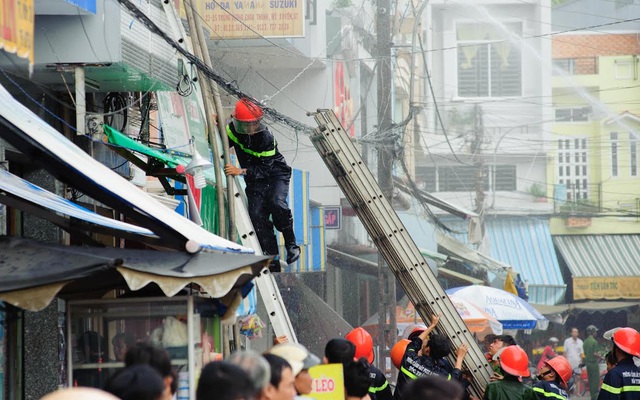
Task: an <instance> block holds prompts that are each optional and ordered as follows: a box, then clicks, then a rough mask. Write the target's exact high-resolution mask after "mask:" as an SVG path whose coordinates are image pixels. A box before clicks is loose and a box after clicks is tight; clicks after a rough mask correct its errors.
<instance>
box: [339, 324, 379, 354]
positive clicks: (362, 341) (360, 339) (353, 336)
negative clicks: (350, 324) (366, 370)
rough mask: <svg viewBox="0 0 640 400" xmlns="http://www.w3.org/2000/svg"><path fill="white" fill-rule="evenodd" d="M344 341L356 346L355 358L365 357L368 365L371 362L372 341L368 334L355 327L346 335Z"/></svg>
mask: <svg viewBox="0 0 640 400" xmlns="http://www.w3.org/2000/svg"><path fill="white" fill-rule="evenodd" d="M345 339H347V340H348V341H350V342H351V343H353V344H355V345H356V354H355V358H361V357H365V358H366V359H367V361H369V363H372V362H373V339H371V335H370V334H369V332H367V331H366V330H364V329H363V328H361V327H357V328H355V329H353V330H352V331H351V332H349V333H347V336H345Z"/></svg>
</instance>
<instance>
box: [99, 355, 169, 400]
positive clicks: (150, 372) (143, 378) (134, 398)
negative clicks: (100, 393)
mask: <svg viewBox="0 0 640 400" xmlns="http://www.w3.org/2000/svg"><path fill="white" fill-rule="evenodd" d="M104 390H105V391H106V392H109V393H111V394H113V395H114V396H116V397H118V398H120V399H121V400H158V399H159V398H160V396H162V393H163V392H164V380H163V379H162V377H161V376H160V373H158V371H157V370H156V369H155V368H153V367H151V366H149V365H144V364H138V365H133V366H131V367H127V368H125V369H123V370H121V371H119V372H118V373H117V374H115V375H114V376H112V377H111V378H109V380H108V381H107V383H106V385H105V387H104Z"/></svg>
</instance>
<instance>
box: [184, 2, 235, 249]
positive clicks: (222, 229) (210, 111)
mask: <svg viewBox="0 0 640 400" xmlns="http://www.w3.org/2000/svg"><path fill="white" fill-rule="evenodd" d="M191 4H192V3H191V0H187V1H186V2H185V7H184V9H185V13H186V16H187V23H188V24H189V31H190V33H191V43H192V44H193V50H194V53H195V55H196V57H198V58H199V59H201V60H205V62H206V59H205V57H204V55H203V54H202V46H201V43H200V35H198V29H197V28H196V22H195V21H196V19H195V17H194V15H193V9H192V8H191ZM205 47H206V44H205ZM209 63H211V61H210V60H209ZM208 65H209V64H207V66H208ZM200 87H201V88H202V97H203V99H204V106H205V111H206V113H207V115H206V116H205V121H206V122H207V132H208V135H207V137H208V139H209V146H210V147H211V150H212V152H213V159H214V163H213V166H214V171H215V176H216V199H217V203H218V222H219V224H218V234H219V235H220V236H222V237H226V236H227V229H226V227H227V224H226V213H225V207H224V190H223V187H222V179H223V178H222V173H221V171H220V166H219V165H218V163H219V162H220V149H219V148H218V141H217V140H216V137H215V132H216V125H215V123H214V122H213V121H212V118H213V116H214V115H216V112H215V106H214V104H213V100H212V99H211V93H212V92H211V87H210V82H209V80H207V79H202V81H201V82H200ZM218 119H220V118H218ZM222 133H223V132H220V135H221V136H222ZM225 136H226V135H225ZM229 203H231V201H229Z"/></svg>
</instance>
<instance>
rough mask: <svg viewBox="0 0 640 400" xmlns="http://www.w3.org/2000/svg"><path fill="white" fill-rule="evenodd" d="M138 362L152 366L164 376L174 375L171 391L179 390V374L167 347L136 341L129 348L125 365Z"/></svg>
mask: <svg viewBox="0 0 640 400" xmlns="http://www.w3.org/2000/svg"><path fill="white" fill-rule="evenodd" d="M137 364H147V365H150V366H152V367H153V368H155V369H156V370H157V371H158V372H159V373H160V375H161V376H162V377H163V378H166V377H168V376H170V377H172V378H173V379H172V382H171V393H175V392H176V391H177V390H178V375H177V374H176V372H175V371H174V369H173V367H172V366H171V357H170V356H169V353H167V351H166V350H165V349H163V348H161V347H158V346H154V345H152V344H149V343H142V342H140V343H136V344H135V345H133V346H131V347H130V348H129V350H127V354H125V356H124V365H125V366H126V367H130V366H132V365H137Z"/></svg>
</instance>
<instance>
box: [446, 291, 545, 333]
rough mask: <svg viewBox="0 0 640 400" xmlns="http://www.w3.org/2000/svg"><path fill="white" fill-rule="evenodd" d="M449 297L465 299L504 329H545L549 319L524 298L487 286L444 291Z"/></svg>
mask: <svg viewBox="0 0 640 400" xmlns="http://www.w3.org/2000/svg"><path fill="white" fill-rule="evenodd" d="M446 292H447V294H448V295H449V296H450V297H453V298H459V299H462V300H466V301H468V302H469V303H471V304H473V305H475V306H476V307H478V308H480V309H481V310H484V311H485V312H486V313H487V314H489V315H491V316H493V317H495V319H497V320H498V321H500V322H501V323H502V327H503V328H504V329H533V328H535V327H536V325H537V326H538V328H539V329H543V330H544V329H547V326H548V325H549V321H548V320H547V319H546V318H545V317H544V316H542V314H540V313H539V312H538V311H537V310H536V309H535V308H533V307H532V306H531V305H530V304H529V303H527V302H526V301H525V300H523V299H521V298H520V297H518V296H515V295H513V294H511V293H509V292H507V291H504V290H501V289H496V288H492V287H489V286H480V285H473V286H463V287H457V288H452V289H449V290H447V291H446Z"/></svg>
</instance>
